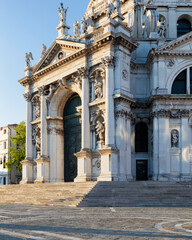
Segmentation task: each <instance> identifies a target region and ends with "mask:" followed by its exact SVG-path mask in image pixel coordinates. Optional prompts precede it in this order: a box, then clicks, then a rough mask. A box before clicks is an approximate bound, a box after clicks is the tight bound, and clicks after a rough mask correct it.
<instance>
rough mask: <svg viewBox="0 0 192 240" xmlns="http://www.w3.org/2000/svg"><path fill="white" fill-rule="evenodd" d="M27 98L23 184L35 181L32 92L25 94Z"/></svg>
mask: <svg viewBox="0 0 192 240" xmlns="http://www.w3.org/2000/svg"><path fill="white" fill-rule="evenodd" d="M24 97H25V100H26V113H27V116H26V158H25V160H23V161H22V162H21V164H22V173H23V174H22V181H21V184H25V183H32V182H33V165H34V162H33V144H32V126H31V121H32V103H31V94H30V93H29V92H28V93H25V94H24Z"/></svg>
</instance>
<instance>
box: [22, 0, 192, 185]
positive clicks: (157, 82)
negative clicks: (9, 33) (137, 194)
mask: <svg viewBox="0 0 192 240" xmlns="http://www.w3.org/2000/svg"><path fill="white" fill-rule="evenodd" d="M67 11H68V9H65V8H64V7H63V4H61V6H60V8H59V10H58V13H59V16H60V24H59V25H58V27H57V30H58V37H57V39H55V41H54V42H53V44H52V45H51V46H50V48H49V49H48V50H47V49H46V46H44V45H43V47H42V56H41V59H40V60H39V62H38V63H37V64H36V65H34V66H32V65H31V59H32V58H33V57H32V54H31V53H29V54H28V53H26V65H27V67H26V69H25V77H24V78H23V79H21V80H20V81H19V82H20V84H22V85H23V86H24V87H25V94H24V96H25V99H26V106H27V119H26V126H27V127H26V129H27V134H26V135H27V137H26V159H25V160H24V161H23V162H22V167H23V176H22V183H34V182H64V181H66V182H69V181H75V182H83V181H128V180H160V181H163V180H165V181H173V180H184V181H185V180H186V181H187V180H191V176H192V95H191V94H192V58H191V55H192V41H191V40H192V32H191V25H192V1H191V0H185V1H179V0H175V1H172V0H166V1H165V0H154V1H151V0H148V1H147V0H138V1H134V0H111V1H104V0H91V1H90V3H89V5H88V8H87V11H86V12H85V15H84V17H83V18H82V21H81V24H80V23H79V22H78V21H75V24H74V36H71V35H69V33H68V30H69V29H70V27H69V26H68V25H67V20H66V16H67Z"/></svg>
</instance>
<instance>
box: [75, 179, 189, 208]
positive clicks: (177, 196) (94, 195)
mask: <svg viewBox="0 0 192 240" xmlns="http://www.w3.org/2000/svg"><path fill="white" fill-rule="evenodd" d="M77 207H192V188H187V187H185V186H182V185H180V184H178V183H173V182H153V181H143V182H97V183H96V185H95V186H94V187H93V188H92V190H91V191H90V192H89V193H88V194H87V195H86V196H85V197H84V198H83V199H82V201H81V202H80V203H79V204H78V205H77Z"/></svg>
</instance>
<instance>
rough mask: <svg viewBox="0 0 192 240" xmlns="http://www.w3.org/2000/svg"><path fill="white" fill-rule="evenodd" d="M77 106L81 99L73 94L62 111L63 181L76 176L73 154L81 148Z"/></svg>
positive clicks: (68, 180) (75, 161)
mask: <svg viewBox="0 0 192 240" xmlns="http://www.w3.org/2000/svg"><path fill="white" fill-rule="evenodd" d="M78 106H81V99H80V97H79V95H77V94H74V95H73V96H71V97H70V98H69V100H68V101H67V103H66V105H65V108H64V112H63V124H64V181H65V182H73V181H74V178H76V176H77V158H76V157H75V155H74V154H75V153H77V152H79V151H80V150H81V124H80V117H81V115H80V113H78V112H77V109H76V107H78Z"/></svg>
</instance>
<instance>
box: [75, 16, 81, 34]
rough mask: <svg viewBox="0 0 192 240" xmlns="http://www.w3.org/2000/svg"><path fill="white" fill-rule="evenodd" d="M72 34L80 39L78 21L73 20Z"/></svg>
mask: <svg viewBox="0 0 192 240" xmlns="http://www.w3.org/2000/svg"><path fill="white" fill-rule="evenodd" d="M74 34H75V37H77V38H78V37H80V35H81V26H80V23H79V21H77V20H75V23H74Z"/></svg>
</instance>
